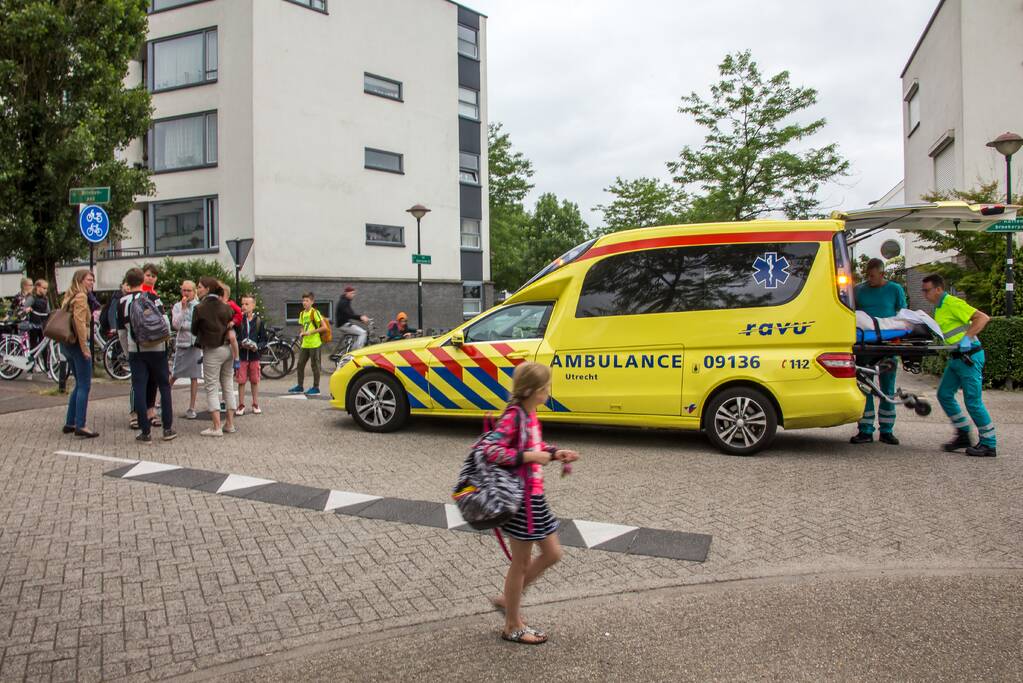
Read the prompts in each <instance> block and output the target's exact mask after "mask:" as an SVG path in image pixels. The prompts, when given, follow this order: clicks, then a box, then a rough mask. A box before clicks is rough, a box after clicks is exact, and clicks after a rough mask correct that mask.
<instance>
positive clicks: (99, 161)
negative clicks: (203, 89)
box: [0, 0, 152, 282]
mask: <svg viewBox="0 0 1023 683" xmlns="http://www.w3.org/2000/svg"><path fill="white" fill-rule="evenodd" d="M146 5H147V0H59V1H55V0H3V1H2V2H0V27H2V29H0V258H6V257H10V256H13V257H15V258H18V259H19V260H21V261H22V262H23V263H24V264H25V266H26V270H27V272H28V275H29V277H32V278H39V277H44V278H46V279H48V280H49V281H50V282H54V281H55V279H56V278H55V271H56V266H57V264H58V263H61V262H64V261H69V260H75V259H78V258H82V257H83V256H84V255H85V254H87V253H88V245H87V244H86V242H85V240H84V239H83V238H82V237H81V235H80V233H79V231H78V222H77V208H76V207H71V206H69V205H68V190H69V189H70V188H71V187H74V186H87V185H88V186H91V185H99V186H110V190H111V203H110V204H108V205H106V209H107V212H108V213H109V214H110V219H111V239H112V240H116V239H118V238H120V237H121V236H123V226H122V223H121V221H122V219H123V218H124V216H125V215H127V214H128V212H129V211H131V209H132V207H133V205H134V202H135V197H136V195H140V194H147V193H149V192H151V190H152V184H151V182H150V180H149V172H148V170H146V169H143V168H136V167H133V166H131V165H129V164H128V163H127V162H126V161H124V160H122V159H118V158H116V156H115V152H117V151H118V150H123V149H124V148H125V147H126V146H127V145H128V143H129V142H131V141H132V140H134V139H137V138H140V137H141V136H142V135H144V134H145V133H146V131H147V129H148V128H149V125H150V115H151V108H150V98H149V93H148V92H147V91H146V89H145V88H144V87H142V86H139V87H135V88H126V87H125V86H124V79H125V76H126V75H127V72H128V63H129V61H130V60H132V59H135V58H137V57H138V55H139V53H140V51H141V50H142V46H143V42H144V41H145V37H146V30H147V25H148V18H147V15H146Z"/></svg>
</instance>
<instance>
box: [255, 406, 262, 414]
mask: <svg viewBox="0 0 1023 683" xmlns="http://www.w3.org/2000/svg"><path fill="white" fill-rule="evenodd" d="M252 414H253V415H262V414H263V410H262V409H261V408H260V407H259V406H252Z"/></svg>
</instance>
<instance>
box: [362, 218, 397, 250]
mask: <svg viewBox="0 0 1023 683" xmlns="http://www.w3.org/2000/svg"><path fill="white" fill-rule="evenodd" d="M366 244H379V245H384V246H388V247H404V246H405V228H403V227H402V226H400V225H377V224H375V223H367V224H366Z"/></svg>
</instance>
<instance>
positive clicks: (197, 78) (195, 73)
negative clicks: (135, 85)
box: [150, 28, 217, 92]
mask: <svg viewBox="0 0 1023 683" xmlns="http://www.w3.org/2000/svg"><path fill="white" fill-rule="evenodd" d="M151 45H152V59H151V61H152V66H151V69H150V70H151V72H152V74H153V76H152V83H150V90H151V91H152V92H160V91H162V90H173V89H175V88H188V87H191V86H194V85H204V84H206V83H212V82H215V81H216V80H217V29H215V28H211V29H207V30H205V31H199V32H197V33H190V34H188V35H185V36H176V37H174V38H167V39H164V40H154V41H153V42H152V43H151Z"/></svg>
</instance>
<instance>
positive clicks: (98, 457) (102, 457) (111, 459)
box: [53, 451, 139, 465]
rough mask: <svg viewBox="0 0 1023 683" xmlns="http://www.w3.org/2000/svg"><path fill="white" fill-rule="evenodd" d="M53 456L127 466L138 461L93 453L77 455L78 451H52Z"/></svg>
mask: <svg viewBox="0 0 1023 683" xmlns="http://www.w3.org/2000/svg"><path fill="white" fill-rule="evenodd" d="M53 454H54V455H68V456H71V457H73V458H89V459H90V460H105V461H107V462H123V463H124V464H126V465H128V464H131V463H134V462H139V461H138V460H127V459H125V458H115V457H113V456H110V455H96V454H95V453H79V452H78V451H54V452H53Z"/></svg>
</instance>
